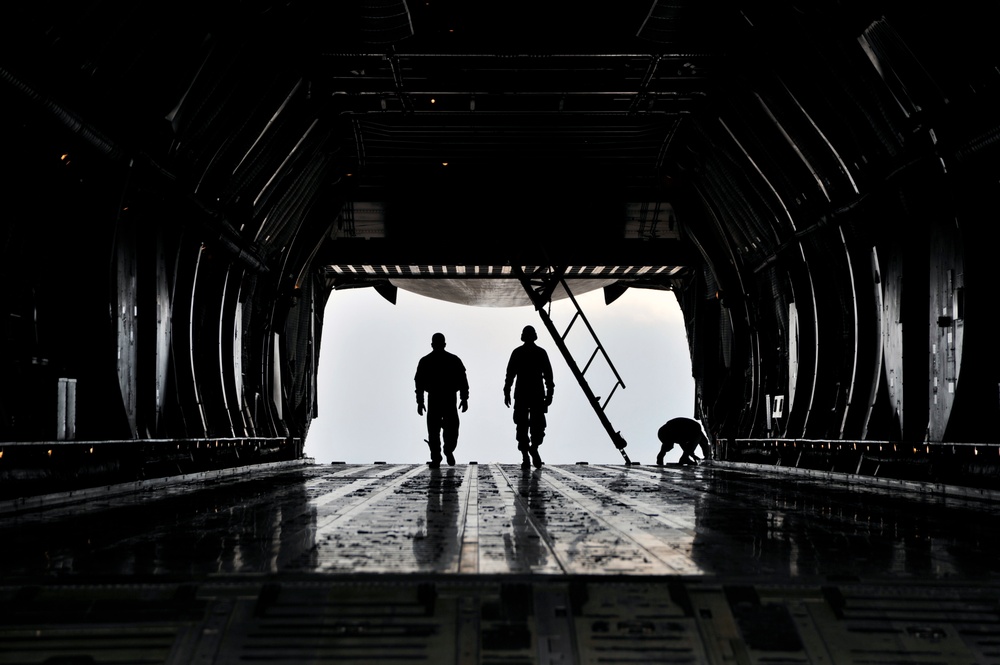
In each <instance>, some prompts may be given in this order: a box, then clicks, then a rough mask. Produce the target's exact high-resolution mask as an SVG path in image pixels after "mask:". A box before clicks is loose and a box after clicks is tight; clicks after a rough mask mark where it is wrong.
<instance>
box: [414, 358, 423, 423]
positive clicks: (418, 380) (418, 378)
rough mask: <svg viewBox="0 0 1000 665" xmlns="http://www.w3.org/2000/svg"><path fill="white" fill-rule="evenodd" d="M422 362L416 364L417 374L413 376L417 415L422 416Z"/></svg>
mask: <svg viewBox="0 0 1000 665" xmlns="http://www.w3.org/2000/svg"><path fill="white" fill-rule="evenodd" d="M421 369H422V362H420V363H417V373H416V374H414V375H413V385H414V392H415V393H416V394H417V415H418V416H422V415H424V392H425V391H424V373H423V372H422V371H421Z"/></svg>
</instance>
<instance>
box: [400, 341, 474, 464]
mask: <svg viewBox="0 0 1000 665" xmlns="http://www.w3.org/2000/svg"><path fill="white" fill-rule="evenodd" d="M444 347H445V341H444V335H442V334H441V333H434V334H433V335H432V336H431V349H433V351H431V352H430V353H428V354H427V355H426V356H424V357H423V358H421V359H420V362H418V363H417V373H416V375H415V376H414V377H413V382H414V383H415V384H416V393H417V413H418V414H419V415H424V393H427V445H428V446H429V447H430V449H431V461H430V462H428V464H429V465H430V467H431V468H432V469H436V468H438V467H439V466H441V439H442V436H443V438H444V456H445V458H447V460H448V465H449V466H454V465H455V455H454V453H455V446H457V445H458V410H457V409H456V408H455V394H456V393H458V396H459V398H460V399H461V402H460V403H459V406H460V407H461V409H462V413H465V412H466V411H467V410H468V408H469V381H468V379H467V377H466V375H465V365H463V364H462V361H461V360H460V359H459V357H458V356H456V355H455V354H453V353H449V352H447V351H445V350H444Z"/></svg>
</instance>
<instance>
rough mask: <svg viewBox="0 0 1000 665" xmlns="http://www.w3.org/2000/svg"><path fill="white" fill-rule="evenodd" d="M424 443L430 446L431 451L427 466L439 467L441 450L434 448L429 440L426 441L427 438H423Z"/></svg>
mask: <svg viewBox="0 0 1000 665" xmlns="http://www.w3.org/2000/svg"><path fill="white" fill-rule="evenodd" d="M424 443H426V444H427V447H428V448H430V451H431V461H430V462H428V463H427V466H429V467H430V468H432V469H437V468H439V467H440V466H441V450H440V448H439V449H437V450H435V449H434V446H432V445H431V442H430V441H428V440H427V439H424ZM438 445H440V444H438Z"/></svg>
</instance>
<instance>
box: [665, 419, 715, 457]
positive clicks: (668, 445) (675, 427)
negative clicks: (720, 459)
mask: <svg viewBox="0 0 1000 665" xmlns="http://www.w3.org/2000/svg"><path fill="white" fill-rule="evenodd" d="M656 437H657V438H658V439H659V440H660V454H659V455H657V456H656V464H657V466H663V456H664V455H665V454H666V453H668V452H670V451H671V450H672V449H673V447H674V444H675V443H676V444H677V445H679V446H680V447H681V458H680V460H678V461H679V462H680V463H681V464H697V463H698V462H699V461H700V460H699V458H698V456H697V455H695V451H697V450H698V446H701V450H702V455H704V457H706V458H707V457H709V456H710V455H711V451H710V450H709V447H708V437H706V436H705V433H704V432H703V431H702V429H701V423H699V422H698V421H697V420H692V419H691V418H671V419H670V420H668V421H667V422H666V423H664V424H663V426H662V427H660V429H659V430H657V432H656Z"/></svg>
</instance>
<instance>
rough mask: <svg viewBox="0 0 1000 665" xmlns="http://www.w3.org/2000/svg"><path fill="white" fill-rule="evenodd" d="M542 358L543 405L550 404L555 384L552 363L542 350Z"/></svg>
mask: <svg viewBox="0 0 1000 665" xmlns="http://www.w3.org/2000/svg"><path fill="white" fill-rule="evenodd" d="M542 358H543V359H544V361H545V362H544V363H543V364H542V380H543V381H544V382H545V406H550V405H551V404H552V393H553V391H554V390H555V387H556V384H555V381H553V379H552V363H551V362H549V354H548V353H546V352H545V350H544V349H543V350H542Z"/></svg>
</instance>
